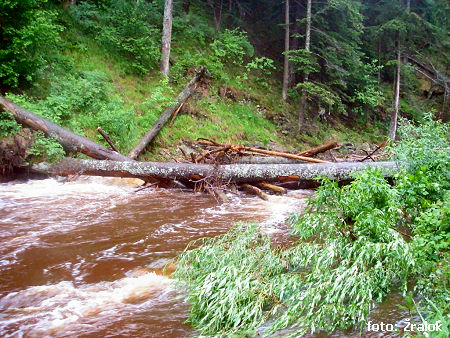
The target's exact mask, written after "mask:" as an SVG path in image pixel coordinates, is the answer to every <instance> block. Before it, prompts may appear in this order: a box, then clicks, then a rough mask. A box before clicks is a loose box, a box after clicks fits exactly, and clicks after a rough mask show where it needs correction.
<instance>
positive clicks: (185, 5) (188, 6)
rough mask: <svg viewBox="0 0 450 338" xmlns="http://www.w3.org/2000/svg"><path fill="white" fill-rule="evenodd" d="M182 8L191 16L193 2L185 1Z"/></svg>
mask: <svg viewBox="0 0 450 338" xmlns="http://www.w3.org/2000/svg"><path fill="white" fill-rule="evenodd" d="M182 6H183V10H184V12H185V13H186V14H189V9H190V8H191V0H184V1H183V4H182Z"/></svg>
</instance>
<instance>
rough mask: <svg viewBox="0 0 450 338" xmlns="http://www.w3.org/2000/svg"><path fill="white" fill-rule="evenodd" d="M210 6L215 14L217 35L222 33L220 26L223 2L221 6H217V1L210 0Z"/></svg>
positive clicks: (221, 0) (221, 1)
mask: <svg viewBox="0 0 450 338" xmlns="http://www.w3.org/2000/svg"><path fill="white" fill-rule="evenodd" d="M208 4H209V6H210V7H211V8H212V10H213V13H214V15H213V16H214V26H215V27H216V33H219V31H220V24H221V21H222V6H223V0H220V4H219V6H216V2H215V0H208Z"/></svg>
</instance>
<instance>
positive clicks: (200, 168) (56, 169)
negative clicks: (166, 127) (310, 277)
mask: <svg viewBox="0 0 450 338" xmlns="http://www.w3.org/2000/svg"><path fill="white" fill-rule="evenodd" d="M369 167H370V168H379V169H381V170H382V172H383V174H384V175H385V176H386V177H390V176H392V175H393V174H394V173H395V172H397V165H396V164H395V162H368V163H366V162H343V163H326V164H226V165H217V166H215V165H210V164H195V163H165V162H135V161H132V162H117V161H94V160H80V159H65V160H63V161H61V162H59V163H56V164H53V165H51V164H49V163H39V164H35V165H33V166H32V167H31V170H32V171H34V172H38V173H43V174H50V175H61V176H67V175H74V174H81V175H92V176H112V177H137V178H141V179H142V178H144V179H145V178H158V179H180V180H191V181H198V180H199V178H200V179H205V180H206V179H211V180H214V181H215V182H218V181H219V182H223V183H229V182H236V183H254V182H255V183H256V182H261V181H266V182H286V181H296V182H302V183H309V182H311V183H314V182H315V181H314V178H316V177H317V176H324V177H327V178H330V179H332V180H338V181H342V180H349V179H352V177H353V173H354V172H357V171H362V170H365V169H366V168H369ZM315 184H316V183H315Z"/></svg>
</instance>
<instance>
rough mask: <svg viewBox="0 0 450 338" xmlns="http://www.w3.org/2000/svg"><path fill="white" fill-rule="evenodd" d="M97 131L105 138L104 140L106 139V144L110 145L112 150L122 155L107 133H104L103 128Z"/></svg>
mask: <svg viewBox="0 0 450 338" xmlns="http://www.w3.org/2000/svg"><path fill="white" fill-rule="evenodd" d="M97 131H98V132H99V134H100V135H102V136H103V138H104V139H105V141H106V143H108V144H109V146H110V147H111V149H112V150H114V151H116V152H118V153H120V150H119V148H117V147H116V146H115V144H114V143H113V141H112V140H111V139H110V138H109V136H108V135H107V134H106V133H105V131H104V130H103V129H102V128H100V127H97Z"/></svg>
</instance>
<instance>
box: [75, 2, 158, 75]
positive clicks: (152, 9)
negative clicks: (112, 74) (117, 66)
mask: <svg viewBox="0 0 450 338" xmlns="http://www.w3.org/2000/svg"><path fill="white" fill-rule="evenodd" d="M72 15H73V17H74V19H76V20H77V22H79V23H80V24H81V25H82V27H84V29H85V30H86V32H88V33H90V34H92V35H93V36H94V37H95V39H96V40H97V41H98V42H99V43H100V44H102V45H103V46H105V47H106V48H107V49H108V50H109V52H110V53H114V55H119V56H121V57H122V58H123V59H124V60H126V62H122V67H124V70H125V72H134V73H137V74H145V73H147V72H148V71H149V70H151V69H153V68H155V67H156V66H157V65H158V64H159V59H160V49H161V33H160V29H159V26H160V25H161V22H162V16H161V14H160V4H159V3H158V2H147V1H125V0H113V1H110V2H108V3H107V4H100V5H95V4H92V3H89V2H82V3H81V4H80V5H78V6H74V7H73V8H72Z"/></svg>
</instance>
